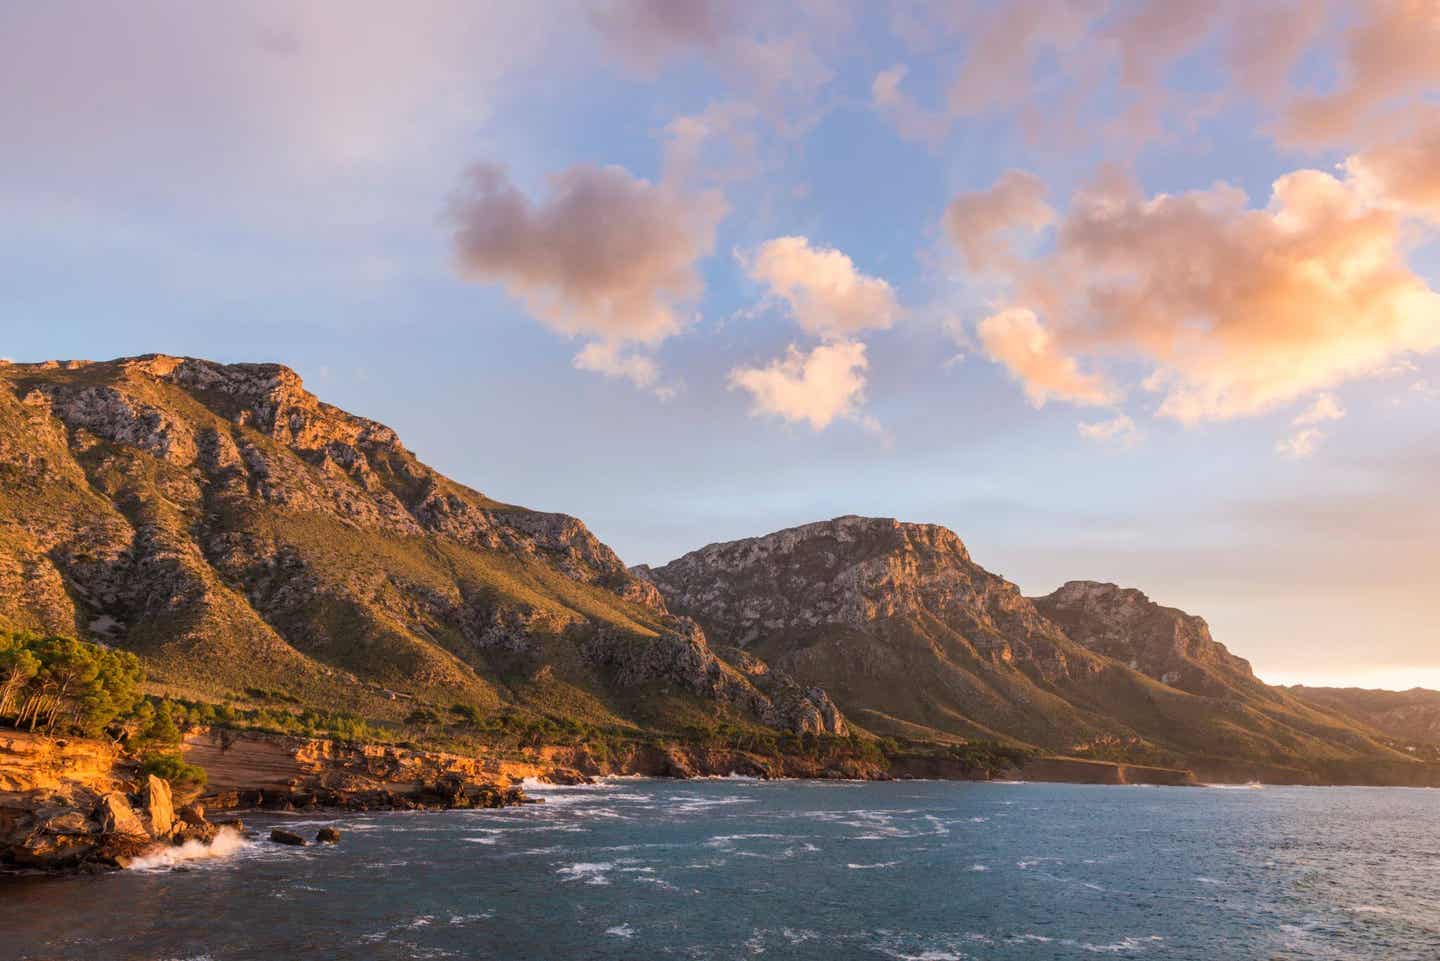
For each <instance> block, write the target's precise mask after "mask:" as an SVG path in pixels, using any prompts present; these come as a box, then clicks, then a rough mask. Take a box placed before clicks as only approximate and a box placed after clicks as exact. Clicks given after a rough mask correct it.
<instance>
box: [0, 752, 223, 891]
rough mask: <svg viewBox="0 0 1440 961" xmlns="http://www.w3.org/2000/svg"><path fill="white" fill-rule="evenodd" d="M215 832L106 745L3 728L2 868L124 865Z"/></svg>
mask: <svg viewBox="0 0 1440 961" xmlns="http://www.w3.org/2000/svg"><path fill="white" fill-rule="evenodd" d="M215 834H216V828H215V827H213V826H212V825H211V824H210V823H209V822H208V821H206V820H205V817H204V812H203V810H201V809H198V808H196V807H194V806H190V805H186V806H182V807H180V808H179V809H178V810H177V806H176V804H175V800H174V798H173V796H172V794H171V790H170V785H169V783H167V782H166V781H165V780H163V779H162V778H158V777H155V776H154V775H148V776H146V775H142V774H140V773H139V772H138V771H137V770H136V768H135V765H133V764H127V763H126V762H124V761H123V760H122V759H121V757H120V755H119V754H118V752H117V751H116V749H115V748H114V747H113V746H112V745H110V744H109V743H107V742H103V741H89V740H85V739H78V738H77V739H63V738H62V739H54V738H48V737H43V736H40V735H35V734H29V733H22V732H3V731H0V871H3V870H19V871H25V870H41V871H55V870H63V869H74V868H82V867H91V866H100V867H123V866H124V865H125V864H126V863H128V861H129V860H130V859H133V858H135V857H138V856H141V855H144V854H146V853H148V852H150V851H152V850H155V849H157V848H163V847H165V846H167V845H177V844H181V843H183V842H185V841H201V842H209V841H211V840H213V839H214V837H215Z"/></svg>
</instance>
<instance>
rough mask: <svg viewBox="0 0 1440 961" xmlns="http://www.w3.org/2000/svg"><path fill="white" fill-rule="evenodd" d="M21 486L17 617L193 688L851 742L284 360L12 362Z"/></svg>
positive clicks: (16, 526)
mask: <svg viewBox="0 0 1440 961" xmlns="http://www.w3.org/2000/svg"><path fill="white" fill-rule="evenodd" d="M0 481H3V482H4V493H3V495H0V622H3V623H5V624H7V625H8V626H10V627H14V628H20V629H31V630H38V631H46V632H56V633H63V634H76V635H79V636H82V637H88V638H93V639H96V640H100V641H103V642H105V643H112V644H117V645H121V646H124V647H127V648H129V649H132V650H135V651H136V652H137V653H140V654H141V655H142V656H144V657H145V659H146V663H147V665H148V666H149V667H150V669H151V673H152V677H153V678H154V680H156V681H157V682H159V683H162V684H165V685H169V686H170V687H171V688H173V689H175V690H176V691H178V692H180V693H186V694H195V695H198V696H202V697H208V698H211V699H216V698H221V699H235V698H244V696H245V692H246V691H247V690H248V689H265V690H279V691H282V692H288V693H287V696H289V697H293V698H296V699H298V700H300V701H302V702H305V703H335V702H339V703H345V704H349V705H353V706H354V707H355V709H356V710H357V712H358V713H362V714H369V715H375V714H379V715H381V716H384V715H385V714H387V713H390V714H393V713H396V712H398V711H399V710H401V708H402V706H403V703H404V702H405V701H408V700H410V699H414V698H416V697H420V698H422V699H429V700H432V701H434V702H437V703H439V704H442V705H448V704H450V703H452V702H459V703H468V704H471V705H473V706H474V707H475V708H477V709H479V710H482V711H483V710H494V709H495V708H497V707H499V706H500V705H502V704H515V705H519V706H523V707H526V708H530V709H534V710H538V711H541V712H545V711H554V710H563V711H565V712H568V713H577V712H578V713H580V714H582V715H584V716H587V717H589V718H592V719H598V720H602V721H605V722H607V723H608V722H614V723H622V724H623V723H627V722H628V723H649V722H650V721H652V720H653V718H652V716H651V715H652V713H653V710H654V705H655V704H656V703H658V702H660V701H665V703H666V707H665V709H666V710H672V711H678V712H680V713H685V712H692V713H695V714H697V715H701V716H711V715H714V714H715V713H716V712H717V711H719V712H720V713H722V714H725V713H730V714H734V715H735V716H737V717H738V718H749V719H751V720H753V721H754V722H757V723H765V724H770V725H773V726H777V727H780V728H782V729H785V730H797V731H820V732H825V731H829V732H831V733H834V732H835V731H836V730H837V729H838V728H839V727H840V726H842V725H843V720H841V719H840V718H839V717H838V714H837V713H836V712H835V710H834V707H833V705H832V704H829V703H828V701H827V699H826V698H825V697H824V695H823V692H811V691H810V690H809V689H806V688H799V687H797V686H796V685H794V684H793V683H789V682H787V681H786V680H785V679H784V678H783V677H780V676H779V675H774V678H775V682H774V683H771V684H770V685H768V687H767V690H768V691H770V692H771V693H767V691H762V690H761V688H760V687H759V686H757V684H755V683H754V682H753V681H752V680H751V678H750V677H749V676H747V675H746V674H745V673H743V672H741V671H739V670H736V669H735V668H734V667H732V666H731V665H729V664H727V663H725V662H724V661H723V660H722V659H720V658H718V657H717V656H716V655H715V653H714V652H713V651H712V650H711V649H710V648H709V646H708V644H707V641H706V639H705V637H704V635H703V633H702V632H701V631H700V630H699V629H698V627H697V626H696V625H695V624H694V623H693V622H691V621H688V620H686V619H684V618H681V617H676V616H674V615H672V614H671V613H670V612H669V611H668V610H667V609H666V606H665V603H664V601H663V600H662V599H661V598H660V596H659V594H658V592H656V590H655V589H654V587H653V586H652V585H650V584H649V583H648V582H646V581H645V580H643V579H640V578H637V577H635V576H633V575H632V574H630V573H629V572H628V571H627V569H626V568H625V566H624V564H622V563H621V561H620V560H619V558H618V557H617V556H616V555H615V553H614V551H612V550H611V549H610V548H609V547H607V546H606V545H604V544H603V543H601V542H600V541H599V540H598V539H596V538H595V537H594V536H593V535H592V534H591V533H590V531H589V530H588V529H586V527H585V526H584V524H583V523H581V522H580V521H579V520H577V519H576V518H573V517H570V516H568V515H564V514H554V513H545V512H540V511H533V510H529V509H526V508H522V507H516V506H514V505H509V504H502V503H500V502H498V501H495V500H493V499H490V498H487V497H485V496H484V495H483V494H481V493H479V492H477V491H474V490H471V489H469V488H467V487H464V486H462V485H460V484H457V483H455V482H453V481H451V480H449V479H448V478H446V477H444V476H443V475H441V474H439V473H437V472H436V471H434V470H432V469H431V468H429V467H427V466H426V465H424V464H423V463H422V462H420V461H419V460H418V459H417V458H416V457H415V456H414V455H413V454H411V453H410V452H409V451H408V450H407V449H406V448H405V447H404V445H403V444H402V443H401V442H400V440H399V438H398V437H397V436H396V434H395V433H394V431H392V430H390V429H389V428H388V427H385V426H384V425H382V424H379V423H377V422H375V421H372V420H369V419H366V418H363V417H357V416H355V415H352V414H349V413H347V412H345V411H342V410H340V409H339V408H336V407H333V406H331V405H329V404H325V403H324V402H322V401H320V400H319V399H318V398H316V397H315V396H314V395H313V394H311V393H310V392H308V391H307V390H305V388H304V386H303V384H302V383H301V380H300V378H299V376H298V375H297V374H295V372H294V371H292V370H290V369H289V368H286V367H283V366H281V365H278V364H231V365H224V364H217V363H213V362H210V361H205V360H197V359H194V358H181V357H169V356H164V355H147V356H144V357H135V358H126V359H121V360H117V361H111V362H103V363H89V362H80V361H76V362H65V363H61V362H48V363H44V364H28V365H27V364H9V365H5V366H3V367H0ZM660 692H669V694H667V695H666V697H668V698H669V699H668V700H666V699H665V698H653V697H650V696H648V695H651V694H655V693H660ZM772 693H773V694H774V696H773V697H772ZM669 695H673V697H669ZM705 705H708V706H705Z"/></svg>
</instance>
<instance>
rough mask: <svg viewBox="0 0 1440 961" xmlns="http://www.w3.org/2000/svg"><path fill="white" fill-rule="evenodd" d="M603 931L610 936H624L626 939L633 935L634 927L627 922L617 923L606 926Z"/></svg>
mask: <svg viewBox="0 0 1440 961" xmlns="http://www.w3.org/2000/svg"><path fill="white" fill-rule="evenodd" d="M605 933H606V934H608V935H611V936H612V937H616V938H625V939H626V940H629V939H630V938H633V937H635V929H634V928H632V927H630V925H628V924H617V925H615V926H614V927H613V928H606V929H605Z"/></svg>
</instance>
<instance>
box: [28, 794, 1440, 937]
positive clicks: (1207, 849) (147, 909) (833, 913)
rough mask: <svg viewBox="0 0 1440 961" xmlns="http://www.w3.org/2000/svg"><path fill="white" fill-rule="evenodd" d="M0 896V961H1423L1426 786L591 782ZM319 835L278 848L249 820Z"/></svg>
mask: <svg viewBox="0 0 1440 961" xmlns="http://www.w3.org/2000/svg"><path fill="white" fill-rule="evenodd" d="M531 793H532V794H533V795H535V796H539V797H543V798H544V799H545V803H544V804H536V805H528V806H524V807H517V808H508V809H504V810H495V811H452V812H443V813H383V814H335V815H324V816H314V815H303V814H300V815H266V816H263V817H262V816H256V817H254V818H253V819H252V820H251V823H252V825H253V827H254V828H256V829H257V830H258V831H259V832H260V835H261V836H260V837H259V838H256V839H254V840H244V839H240V838H238V837H227V838H225V839H224V840H223V841H222V842H221V843H220V844H219V845H218V847H217V848H216V849H213V850H209V851H205V850H200V849H197V848H195V847H193V846H192V847H191V848H189V849H182V850H177V851H175V852H172V853H167V854H166V855H165V856H163V857H157V858H154V859H152V860H151V861H149V862H147V863H146V864H145V865H144V866H142V867H140V868H138V869H132V870H128V871H124V872H116V873H112V874H108V875H101V876H95V877H74V878H59V879H19V880H15V879H12V880H7V881H4V882H0V958H6V959H17V961H63V959H72V958H73V959H77V961H78V959H84V961H131V959H133V961H250V959H254V961H304V959H355V961H389V959H432V958H433V959H443V958H455V959H482V958H483V959H492V958H493V959H506V961H511V959H523V961H569V959H587V961H590V959H596V961H604V959H627V961H629V959H671V958H673V959H711V958H714V959H722V958H723V959H792V958H793V959H816V961H837V959H856V961H860V959H901V961H950V959H977V961H1020V959H1023V961H1040V959H1046V961H1049V959H1057V961H1058V959H1085V958H1095V957H1111V958H1137V959H1138V958H1144V959H1152V958H1153V959H1176V961H1179V959H1185V961H1248V959H1255V961H1261V959H1264V961H1277V959H1294V961H1327V959H1376V961H1381V959H1383V961H1408V959H1414V961H1436V959H1440V791H1433V790H1424V789H1403V788H1300V787H1283V788H1282V787H1264V788H1258V787H1257V788H1227V787H1211V788H1206V787H1198V788H1180V787H1176V788H1168V787H1114V786H1103V787H1102V786H1085V785H1062V784H1038V783H1025V784H1018V783H970V782H954V781H950V782H942V781H895V782H887V783H848V782H819V781H768V782H767V781H748V780H738V779H735V780H732V779H725V780H710V781H666V780H640V779H624V778H621V779H614V780H609V781H605V782H603V783H599V784H595V785H589V786H580V787H567V788H560V787H550V786H541V785H537V786H535V787H533V788H532V789H531ZM275 825H281V826H284V827H286V828H288V829H290V830H292V831H296V832H303V833H305V834H307V835H313V834H314V832H315V831H316V830H318V829H319V828H321V827H325V826H331V827H336V828H339V829H340V831H341V832H342V839H341V841H340V843H339V844H336V845H333V846H330V845H311V846H309V847H305V848H289V847H283V846H280V845H276V844H272V843H270V842H269V841H268V840H266V839H264V835H266V834H268V831H269V829H270V828H271V827H272V826H275Z"/></svg>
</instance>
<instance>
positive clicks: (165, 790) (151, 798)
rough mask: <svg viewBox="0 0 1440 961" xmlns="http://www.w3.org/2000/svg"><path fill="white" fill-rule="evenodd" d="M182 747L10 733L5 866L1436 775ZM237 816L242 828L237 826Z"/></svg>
mask: <svg viewBox="0 0 1440 961" xmlns="http://www.w3.org/2000/svg"><path fill="white" fill-rule="evenodd" d="M182 750H183V754H184V757H185V760H186V761H187V762H188V763H191V764H197V765H199V766H201V767H203V768H205V769H206V770H207V771H208V772H209V774H210V780H209V784H208V785H207V787H206V788H205V790H204V791H203V792H199V793H198V794H197V795H196V796H194V797H189V798H186V799H184V800H183V801H181V799H175V800H174V801H173V802H172V800H171V798H170V786H169V785H168V783H166V782H164V781H163V779H160V778H156V777H154V776H153V775H151V776H149V777H148V780H147V779H146V778H145V777H142V776H141V775H140V774H139V771H138V767H137V765H136V764H135V762H134V761H133V760H131V759H128V758H126V757H125V756H124V755H123V753H122V752H121V750H120V749H119V748H118V747H117V746H116V745H113V744H111V743H109V742H105V741H90V740H86V739H82V738H49V737H45V736H44V735H38V734H34V735H32V734H28V733H22V732H7V733H6V734H5V735H4V736H3V737H0V872H9V873H15V872H20V871H23V872H25V873H65V872H75V871H89V870H105V869H114V868H123V867H125V866H127V864H128V863H130V862H132V861H134V860H135V859H137V858H144V857H153V856H156V855H157V853H158V852H163V851H165V850H167V849H171V848H175V847H178V846H180V845H184V844H187V843H189V844H196V843H199V844H201V845H209V844H210V843H212V842H213V841H214V840H215V839H216V838H217V837H219V836H220V832H221V829H222V828H223V827H225V826H226V822H225V821H222V820H220V819H218V818H216V815H217V813H223V815H224V817H225V818H233V817H234V816H235V815H238V814H243V813H245V812H265V813H285V812H340V811H347V812H364V811H394V810H399V811H407V810H411V811H423V810H454V809H470V808H496V807H507V806H512V805H520V804H526V803H540V802H541V801H543V798H532V797H530V796H528V795H527V794H526V791H525V787H526V785H527V784H529V785H532V786H534V785H547V786H550V785H553V786H567V785H583V784H589V783H594V782H595V781H596V780H609V779H611V778H656V779H669V780H677V781H681V780H691V779H727V778H745V779H750V780H780V779H784V780H816V781H827V780H828V781H841V780H844V781H905V780H926V781H976V782H978V781H1001V782H1033V783H1052V784H1086V785H1113V786H1166V787H1212V786H1213V787H1244V786H1253V785H1256V784H1263V785H1270V786H1282V785H1283V786H1316V787H1321V786H1324V787H1335V786H1355V787H1361V786H1365V787H1435V786H1437V784H1436V783H1435V780H1434V778H1415V779H1391V780H1383V779H1380V778H1371V779H1366V778H1364V777H1362V776H1357V775H1364V774H1366V773H1367V772H1366V771H1358V772H1356V771H1351V772H1341V773H1342V774H1349V776H1348V777H1335V778H1331V779H1322V778H1321V777H1319V776H1317V775H1316V774H1315V773H1314V772H1308V771H1304V772H1302V771H1294V770H1287V769H1276V768H1266V767H1263V766H1256V765H1233V766H1231V767H1230V768H1229V769H1228V770H1225V771H1221V774H1222V776H1219V777H1216V776H1214V773H1215V771H1214V769H1208V770H1207V769H1202V770H1201V771H1200V772H1196V771H1193V770H1189V769H1181V768H1165V767H1158V766H1151V765H1139V764H1129V763H1124V762H1111V761H1098V760H1091V759H1084V758H1073V757H1063V756H1053V755H1045V756H1036V757H1033V758H1030V759H1027V760H1024V761H1023V762H1021V763H1020V764H1018V765H1015V766H1010V767H1005V768H1001V769H985V768H976V767H973V766H970V765H967V764H966V763H964V762H962V761H960V760H958V759H956V758H954V757H950V756H944V755H940V754H933V755H921V754H915V755H898V756H893V757H886V758H883V759H882V760H881V761H878V762H877V761H873V760H872V761H868V762H866V761H862V760H860V759H857V758H854V757H848V758H841V759H838V760H832V762H831V763H829V764H825V763H822V762H820V761H818V760H816V759H814V758H806V757H794V756H788V757H767V756H759V755H753V754H748V753H745V752H741V751H735V750H713V749H705V748H700V747H696V746H693V745H683V744H671V745H665V746H660V745H649V744H646V745H641V744H637V745H634V746H633V747H631V748H630V749H628V750H623V751H612V752H608V753H606V754H605V755H603V756H602V757H597V756H596V755H594V754H592V753H591V752H590V751H589V750H588V749H587V748H586V747H584V746H579V747H538V748H529V749H525V750H523V751H518V752H510V754H509V755H502V754H500V753H498V752H496V753H493V754H475V755H466V754H456V753H448V752H443V751H432V750H423V749H419V748H412V747H405V746H395V745H377V744H350V743H345V742H340V741H335V740H327V739H318V738H307V737H299V736H290V735H280V734H270V733H264V732H257V731H245V730H231V729H224V730H218V729H217V730H211V729H201V730H193V731H191V732H189V733H187V734H186V735H185V736H184V739H183V742H182ZM1369 773H1374V772H1369ZM1382 773H1383V772H1382ZM1407 773H1408V772H1407ZM1428 773H1430V772H1427V774H1428ZM1225 775H1228V776H1225ZM1397 781H1398V783H1397ZM157 782H158V783H157ZM1415 782H1420V783H1415ZM232 823H234V822H232ZM234 826H235V827H236V828H237V829H240V830H243V828H241V827H240V825H239V824H238V823H234Z"/></svg>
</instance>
